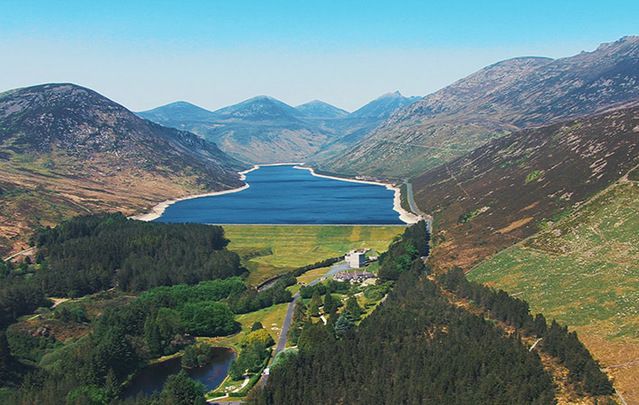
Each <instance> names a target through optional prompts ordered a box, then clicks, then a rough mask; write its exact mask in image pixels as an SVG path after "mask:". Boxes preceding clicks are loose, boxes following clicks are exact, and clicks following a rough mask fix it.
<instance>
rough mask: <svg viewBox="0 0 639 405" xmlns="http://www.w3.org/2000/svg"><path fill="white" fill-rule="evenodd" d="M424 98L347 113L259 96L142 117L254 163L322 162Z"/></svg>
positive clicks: (391, 99) (385, 100)
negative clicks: (216, 107) (215, 107)
mask: <svg viewBox="0 0 639 405" xmlns="http://www.w3.org/2000/svg"><path fill="white" fill-rule="evenodd" d="M417 99H419V98H418V97H404V96H402V95H401V94H400V93H399V92H395V93H389V94H385V95H383V96H381V97H379V98H377V99H375V100H373V101H371V102H370V103H368V104H366V105H364V106H363V107H361V108H360V109H358V110H356V111H354V112H352V113H348V112H347V111H345V110H342V109H340V108H337V107H335V106H332V105H330V104H328V103H325V102H323V101H319V100H314V101H311V102H308V103H305V104H302V105H299V106H297V107H292V106H290V105H288V104H286V103H284V102H282V101H279V100H277V99H275V98H272V97H268V96H258V97H254V98H251V99H249V100H246V101H243V102H241V103H238V104H235V105H232V106H229V107H225V108H222V109H219V110H216V111H208V110H205V109H203V108H201V107H198V106H195V105H193V104H189V103H186V102H176V103H171V104H167V105H165V106H161V107H157V108H154V109H152V110H149V111H143V112H140V113H138V114H139V116H141V117H143V118H146V119H148V120H151V121H154V122H156V123H159V124H162V125H167V126H171V127H174V128H178V129H184V130H189V131H192V132H194V133H196V134H198V135H200V136H202V137H203V138H205V139H207V140H210V141H213V142H215V143H216V144H218V145H219V146H220V148H221V149H222V150H223V151H224V152H226V153H228V154H230V155H231V156H234V157H236V158H237V159H240V160H243V161H246V162H251V163H274V162H291V161H296V162H299V161H308V160H317V159H319V158H313V156H314V155H316V154H318V153H321V156H331V155H334V154H336V153H337V152H338V151H342V150H344V149H346V148H347V147H349V146H351V145H352V144H354V143H355V142H357V141H358V140H360V139H361V138H362V137H363V136H365V135H366V134H367V133H368V132H370V131H371V130H372V129H373V128H374V127H375V126H377V125H378V124H380V123H381V122H383V121H384V120H385V119H387V118H388V117H390V116H391V115H392V114H393V113H394V112H395V111H397V110H398V109H399V108H402V107H405V106H407V105H409V104H410V103H412V102H414V101H416V100H417Z"/></svg>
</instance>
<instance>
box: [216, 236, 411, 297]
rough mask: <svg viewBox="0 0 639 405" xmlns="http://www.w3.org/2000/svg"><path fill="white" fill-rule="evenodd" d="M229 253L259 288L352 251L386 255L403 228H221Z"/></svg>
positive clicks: (251, 281) (250, 280)
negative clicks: (236, 256)
mask: <svg viewBox="0 0 639 405" xmlns="http://www.w3.org/2000/svg"><path fill="white" fill-rule="evenodd" d="M224 229H225V231H226V236H227V238H228V239H230V240H231V244H230V245H229V249H231V250H233V251H235V252H237V253H239V254H240V256H242V257H243V258H244V261H245V265H246V266H247V267H248V269H249V270H250V272H251V274H250V275H249V278H248V280H249V282H250V283H252V284H258V283H260V282H261V281H264V280H266V279H268V278H270V277H272V276H274V275H277V274H282V273H285V272H287V271H289V270H291V269H294V268H296V267H301V266H305V265H307V264H312V263H315V262H318V261H320V260H324V259H328V258H330V257H336V256H340V255H343V254H344V253H346V252H347V251H349V250H351V249H355V248H362V247H366V248H371V249H375V250H377V251H385V250H386V248H387V247H388V244H389V243H390V241H392V240H393V238H395V237H396V236H397V235H399V234H401V233H402V232H403V231H404V227H403V226H270V225H229V226H224Z"/></svg>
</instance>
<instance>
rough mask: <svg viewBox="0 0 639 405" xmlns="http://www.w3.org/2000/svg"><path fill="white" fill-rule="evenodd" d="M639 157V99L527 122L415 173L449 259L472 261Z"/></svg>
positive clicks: (562, 210) (440, 258)
mask: <svg viewBox="0 0 639 405" xmlns="http://www.w3.org/2000/svg"><path fill="white" fill-rule="evenodd" d="M637 164H639V107H637V106H634V107H628V108H625V109H616V110H611V111H608V112H606V113H602V114H600V115H597V116H593V117H589V118H582V119H577V120H572V121H568V122H564V123H559V124H554V125H550V126H546V127H540V128H535V129H529V130H524V131H520V132H516V133H513V134H511V135H508V136H505V137H502V138H500V139H497V140H494V141H492V142H490V143H488V144H487V145H484V146H482V147H480V148H478V149H476V150H474V151H473V152H471V153H469V154H467V155H465V156H463V157H461V158H459V159H457V160H455V161H453V162H451V163H449V164H445V165H442V166H440V167H438V168H437V169H434V170H432V171H430V172H427V173H425V174H424V175H422V176H419V177H417V178H415V179H414V181H413V189H414V196H415V200H416V202H417V204H418V205H419V207H420V208H421V209H422V210H423V211H424V212H428V213H432V214H433V215H434V220H435V227H436V229H437V230H439V232H438V233H437V234H435V235H434V240H435V242H436V249H435V250H434V252H433V259H434V260H435V261H436V262H437V263H438V264H439V265H440V266H442V267H445V268H449V267H453V266H461V267H463V268H465V269H469V268H470V267H471V266H472V265H474V264H475V263H477V262H478V261H479V260H481V259H483V258H485V257H487V256H489V255H492V254H494V253H496V252H498V251H500V250H501V249H503V248H504V247H507V246H510V245H512V244H513V243H515V242H517V241H519V240H522V239H524V238H526V237H528V236H530V235H532V234H533V233H535V232H536V231H538V230H539V229H540V228H541V227H543V226H544V224H545V223H546V222H547V221H549V220H550V221H554V220H556V219H557V218H559V217H560V216H562V215H565V214H566V213H568V212H570V211H571V210H572V209H574V208H575V207H578V206H579V205H581V204H583V202H584V201H586V200H587V199H588V198H589V197H591V196H592V195H594V194H595V193H597V192H599V191H601V190H603V189H604V188H606V187H607V186H609V185H610V184H612V183H613V182H615V181H617V180H618V179H619V178H620V177H621V176H623V175H624V174H625V173H626V172H628V171H629V170H630V169H631V168H633V167H634V166H636V165H637Z"/></svg>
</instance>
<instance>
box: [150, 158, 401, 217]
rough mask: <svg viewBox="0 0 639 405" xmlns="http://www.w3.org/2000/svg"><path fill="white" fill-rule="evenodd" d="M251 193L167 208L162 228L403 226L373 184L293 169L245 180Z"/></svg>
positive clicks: (267, 169) (386, 193)
mask: <svg viewBox="0 0 639 405" xmlns="http://www.w3.org/2000/svg"><path fill="white" fill-rule="evenodd" d="M246 182H247V183H248V184H249V188H247V189H245V190H243V191H240V192H237V193H231V194H223V195H219V196H211V197H200V198H194V199H190V200H184V201H180V202H177V203H175V204H173V205H171V206H169V207H168V208H167V209H166V211H164V214H163V215H162V216H161V217H160V218H158V219H157V221H161V222H196V223H205V224H375V225H382V224H403V222H402V221H400V219H399V214H398V213H397V212H396V211H393V191H392V190H388V189H386V187H383V186H378V185H374V184H363V183H352V182H346V181H340V180H334V179H326V178H323V177H317V176H313V175H312V174H311V173H310V172H309V171H308V170H299V169H295V168H293V167H292V166H264V167H261V168H260V169H258V170H254V171H252V172H250V173H248V174H247V178H246Z"/></svg>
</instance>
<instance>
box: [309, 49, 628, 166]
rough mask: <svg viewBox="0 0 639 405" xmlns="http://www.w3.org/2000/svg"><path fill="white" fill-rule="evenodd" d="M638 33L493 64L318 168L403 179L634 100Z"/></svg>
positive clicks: (413, 107)
mask: <svg viewBox="0 0 639 405" xmlns="http://www.w3.org/2000/svg"><path fill="white" fill-rule="evenodd" d="M637 83H639V37H636V36H634V37H624V38H621V39H620V40H618V41H616V42H612V43H607V44H602V45H601V46H599V47H598V48H597V49H596V50H594V51H592V52H582V53H580V54H578V55H575V56H571V57H567V58H561V59H556V60H553V59H549V58H538V57H524V58H515V59H510V60H506V61H502V62H499V63H496V64H494V65H491V66H488V67H486V68H484V69H481V70H480V71H478V72H476V73H474V74H472V75H470V76H468V77H466V78H463V79H461V80H459V81H457V82H455V83H453V84H451V85H450V86H447V87H445V88H443V89H441V90H439V91H437V92H435V93H432V94H430V95H428V96H426V97H424V98H423V99H422V100H419V101H417V102H415V103H413V104H411V105H410V106H408V107H405V108H403V109H401V110H399V111H397V112H396V113H395V114H394V115H393V116H392V117H390V118H389V119H388V120H386V121H385V122H384V123H382V124H381V125H379V127H378V128H377V129H376V130H375V131H373V132H372V133H371V134H370V135H367V136H366V137H364V138H362V139H361V140H360V141H359V142H357V143H356V144H355V145H354V146H353V147H352V148H349V149H348V150H347V151H346V152H345V153H344V154H340V155H338V156H335V157H334V158H333V159H329V160H327V161H324V162H320V167H321V168H323V169H325V170H328V171H333V172H340V173H346V174H360V175H372V176H378V177H386V178H396V179H399V178H406V177H412V176H415V175H418V174H420V173H422V172H424V171H427V170H429V169H433V168H435V167H437V166H439V165H441V164H444V163H447V162H450V161H452V160H454V159H455V158H457V157H459V156H461V155H463V154H465V153H467V152H470V151H472V150H473V149H475V148H477V147H479V146H481V145H483V144H485V143H487V142H489V141H490V140H492V139H495V138H498V137H500V136H503V135H505V134H507V133H510V132H513V131H517V130H520V129H525V128H530V127H535V126H539V125H546V124H550V123H553V122H559V121H562V120H566V119H570V118H575V117H579V116H585V115H589V114H594V113H597V112H598V111H601V110H603V109H606V108H608V107H610V106H612V105H616V104H623V103H624V102H627V101H631V100H634V99H636V98H638V97H639V86H638V85H637Z"/></svg>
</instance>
